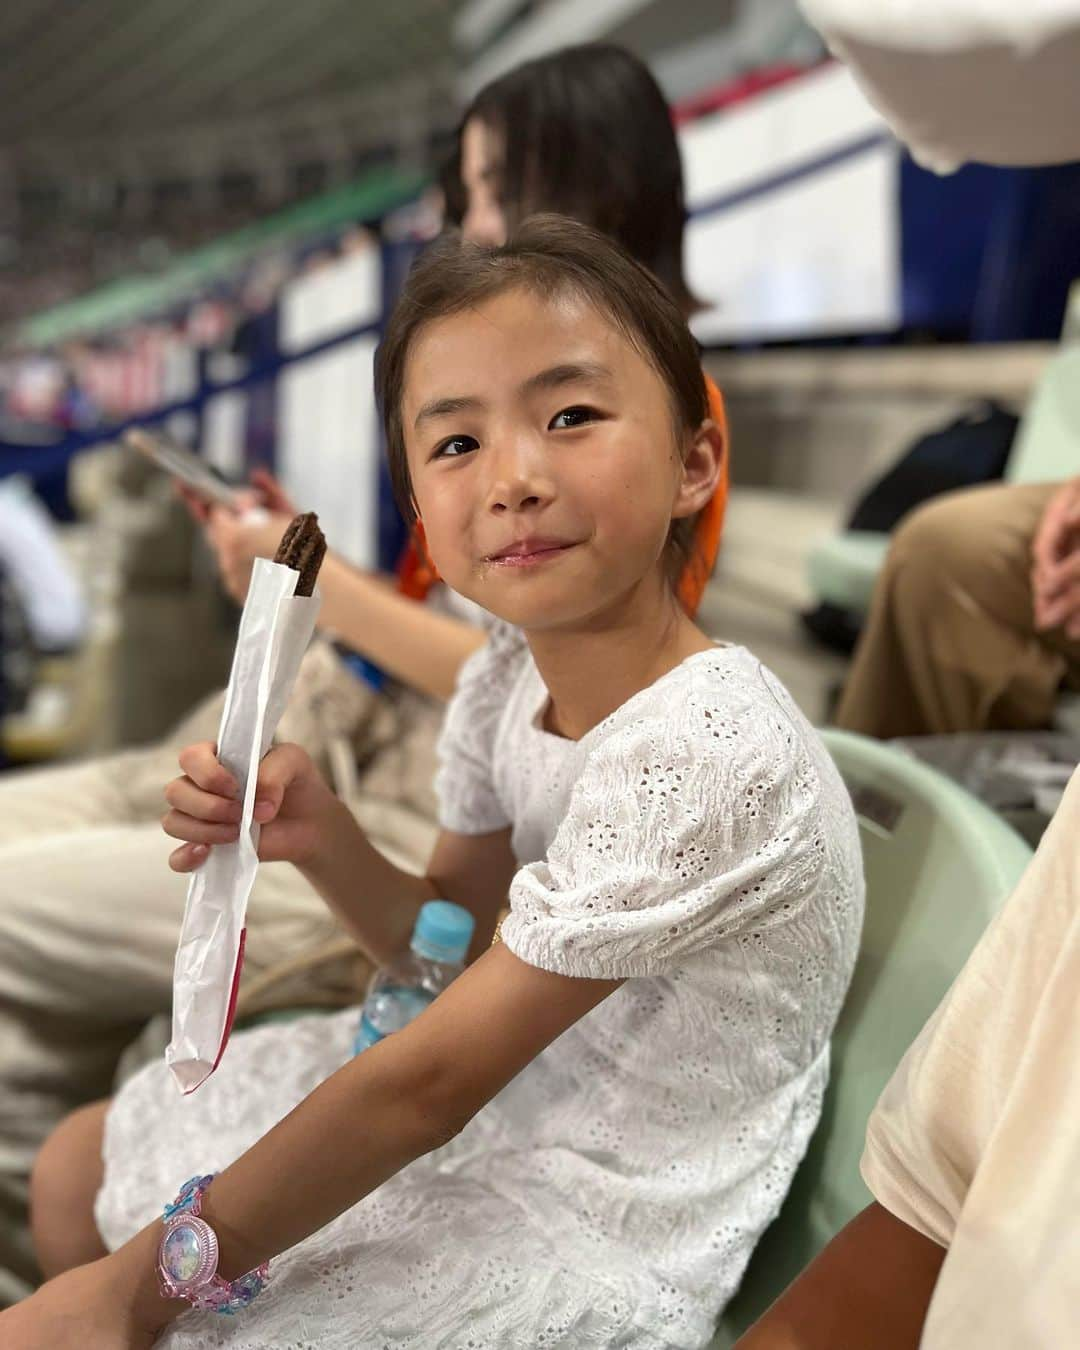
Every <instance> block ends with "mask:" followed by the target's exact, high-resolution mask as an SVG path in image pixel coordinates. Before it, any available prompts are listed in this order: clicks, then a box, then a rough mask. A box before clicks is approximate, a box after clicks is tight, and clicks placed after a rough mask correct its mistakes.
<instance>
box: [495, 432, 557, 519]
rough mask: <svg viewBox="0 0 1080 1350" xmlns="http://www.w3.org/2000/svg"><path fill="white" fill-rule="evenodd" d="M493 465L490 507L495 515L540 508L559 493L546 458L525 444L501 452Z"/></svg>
mask: <svg viewBox="0 0 1080 1350" xmlns="http://www.w3.org/2000/svg"><path fill="white" fill-rule="evenodd" d="M492 468H493V470H494V472H493V475H492V479H491V486H490V489H489V492H488V508H489V509H490V510H491V512H492V513H493V514H495V515H503V514H505V513H506V512H508V511H509V512H517V511H530V510H539V509H540V508H542V507H544V506H546V505H547V504H548V503H549V502H550V501H552V500H553V498H554V496H555V484H554V482H553V481H552V478H551V475H550V474H549V473H548V471H547V467H546V465H545V464H544V463H543V461H542V457H541V456H538V455H536V454H535V453H534V452H532V451H531V450H530V448H529V447H527V446H526V445H525V444H524V443H521V442H519V443H518V444H516V445H515V446H513V447H512V448H511V447H507V448H506V449H505V450H504V451H503V452H502V453H497V454H496V456H495V457H494V459H493V463H492Z"/></svg>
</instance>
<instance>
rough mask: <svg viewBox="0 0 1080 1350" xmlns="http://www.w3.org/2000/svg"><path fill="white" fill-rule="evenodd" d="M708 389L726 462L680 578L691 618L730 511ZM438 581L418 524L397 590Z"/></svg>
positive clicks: (718, 400) (714, 398)
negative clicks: (720, 448) (728, 510)
mask: <svg viewBox="0 0 1080 1350" xmlns="http://www.w3.org/2000/svg"><path fill="white" fill-rule="evenodd" d="M705 389H706V392H707V393H708V396H709V417H710V418H711V419H712V420H713V421H714V422H715V423H716V425H717V426H718V427H719V428H720V435H721V437H722V439H723V444H724V462H723V467H722V468H721V470H720V481H719V482H718V483H717V485H716V491H715V493H714V494H713V496H712V498H711V500H710V501H709V504H708V506H706V507H705V509H704V510H703V511H702V513H701V515H700V516H699V517H698V523H697V529H696V530H695V531H694V548H693V552H692V553H691V555H690V558H689V560H688V562H687V564H686V566H685V567H684V568H683V574H682V576H681V577H680V578H679V600H680V601H681V602H682V606H683V608H684V609H685V610H686V612H687V614H689V615H691V616H693V615H694V614H696V613H697V609H698V606H699V605H700V604H701V597H702V596H703V595H704V594H705V587H706V585H707V584H708V580H709V577H710V576H712V570H713V567H714V566H715V564H716V555H717V553H718V552H719V550H720V535H721V534H722V532H723V528H724V512H725V511H726V510H727V499H728V462H729V460H730V458H731V456H730V454H729V449H728V425H727V410H726V409H725V407H724V396H723V394H721V392H720V390H719V389H718V388H717V386H716V385H715V384H714V383H713V381H712V380H711V379H710V378H709V376H708V375H706V376H705ZM438 579H439V574H438V572H437V571H436V570H435V565H434V563H432V561H431V559H430V558H429V557H428V552H427V547H426V545H425V542H424V527H423V525H422V524H421V523H420V522H419V521H417V522H416V525H415V527H414V530H413V534H412V537H411V538H410V540H409V542H408V544H407V545H406V548H405V552H404V554H403V556H402V559H401V562H400V564H399V565H398V589H399V590H400V591H401V593H402V594H403V595H407V596H410V597H411V598H412V599H413V600H423V599H424V598H425V596H426V595H427V593H428V591H430V590H431V588H432V586H434V584H435V583H436V582H437V581H438Z"/></svg>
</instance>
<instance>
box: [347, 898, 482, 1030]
mask: <svg viewBox="0 0 1080 1350" xmlns="http://www.w3.org/2000/svg"><path fill="white" fill-rule="evenodd" d="M473 927H474V920H473V916H472V915H471V914H470V913H469V911H468V910H467V909H463V908H462V907H461V905H455V904H452V903H451V902H450V901H449V900H429V901H428V902H427V904H426V905H424V906H423V907H422V908H421V910H420V913H419V915H418V916H417V919H416V927H415V928H414V929H413V935H412V941H411V942H410V943H409V951H408V953H407V954H406V955H405V956H402V957H399V958H398V959H397V960H396V961H392V962H391V963H390V965H388V966H382V967H381V968H380V969H379V970H377V971H376V972H375V974H374V975H373V976H372V978H371V984H370V985H369V986H368V992H367V998H366V999H365V1000H364V1007H363V1010H362V1011H361V1013H360V1028H359V1030H358V1031H357V1033H356V1042H355V1044H354V1046H353V1051H354V1053H355V1054H359V1053H360V1051H361V1050H366V1049H367V1048H368V1046H369V1045H374V1044H375V1042H376V1041H381V1040H382V1039H383V1037H384V1036H389V1035H390V1033H391V1032H394V1031H400V1030H401V1028H402V1027H404V1026H407V1025H408V1024H409V1023H410V1022H411V1021H412V1020H413V1018H414V1017H418V1016H419V1015H420V1014H421V1013H422V1012H423V1011H424V1009H425V1008H426V1007H427V1006H428V1005H429V1004H430V1003H434V1002H435V1000H436V999H437V998H438V997H439V995H440V994H441V993H442V991H443V990H444V989H445V988H446V987H447V985H448V984H450V983H451V981H453V980H455V979H456V978H457V976H459V975H460V974H461V972H462V971H463V970H464V968H465V953H466V952H467V951H468V950H469V943H470V942H471V941H472V935H473Z"/></svg>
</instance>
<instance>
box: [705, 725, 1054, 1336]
mask: <svg viewBox="0 0 1080 1350" xmlns="http://www.w3.org/2000/svg"><path fill="white" fill-rule="evenodd" d="M823 735H824V738H825V742H826V744H827V745H828V747H829V750H830V752H831V754H832V756H833V758H834V759H835V760H836V763H837V765H838V766H839V768H840V772H841V773H842V774H843V776H844V781H845V783H846V784H847V786H848V789H849V791H850V792H851V795H852V799H853V801H854V802H855V807H856V811H857V813H858V815H859V827H860V829H859V832H860V836H861V839H862V846H863V856H864V866H865V871H866V920H865V924H864V927H863V936H862V945H861V949H860V953H859V959H858V962H857V964H856V967H855V974H854V977H853V979H852V983H851V989H850V991H849V993H848V997H847V1001H846V1003H845V1004H844V1008H843V1011H842V1012H841V1014H840V1019H839V1021H838V1023H837V1026H836V1033H835V1035H834V1038H833V1055H832V1074H831V1078H830V1082H829V1087H828V1090H827V1092H826V1095H825V1103H824V1108H823V1111H822V1117H821V1123H820V1124H819V1126H818V1128H817V1131H816V1132H815V1134H814V1137H813V1139H812V1140H811V1142H810V1147H809V1150H808V1151H807V1155H806V1157H805V1159H804V1160H803V1162H802V1164H801V1166H800V1167H799V1170H798V1172H797V1174H796V1176H795V1180H794V1183H793V1185H792V1188H791V1191H790V1193H789V1195H788V1197H787V1199H786V1201H785V1202H784V1205H783V1208H782V1209H781V1211H780V1215H779V1217H778V1218H777V1219H776V1221H775V1222H774V1223H773V1224H772V1226H771V1227H770V1228H769V1229H768V1231H767V1232H766V1233H765V1235H764V1237H763V1238H762V1240H761V1242H760V1243H759V1245H758V1248H757V1250H756V1251H755V1253H754V1256H753V1258H752V1260H751V1262H750V1265H749V1268H748V1269H747V1273H746V1276H745V1278H744V1280H743V1283H742V1286H741V1288H740V1289H739V1292H738V1294H737V1295H736V1297H735V1298H734V1299H733V1301H732V1302H731V1304H729V1306H728V1308H727V1310H726V1312H725V1314H724V1317H723V1319H722V1322H721V1326H720V1329H719V1331H718V1333H717V1336H716V1338H715V1340H714V1341H713V1347H714V1350H727V1347H729V1346H730V1345H731V1344H732V1343H733V1342H734V1340H735V1339H736V1338H737V1337H738V1336H739V1335H741V1334H742V1332H744V1331H745V1330H746V1329H747V1327H749V1326H750V1325H751V1323H752V1322H754V1321H755V1320H756V1319H757V1318H758V1317H760V1316H761V1314H762V1313H763V1312H764V1311H765V1309H766V1308H767V1307H768V1306H769V1305H770V1304H771V1303H772V1302H773V1301H774V1299H776V1298H777V1296H778V1295H779V1294H780V1293H781V1292H782V1291H783V1290H784V1289H785V1288H786V1287H787V1285H788V1284H789V1283H790V1282H791V1281H792V1279H794V1277H795V1276H796V1275H798V1273H799V1272H800V1271H801V1270H802V1269H803V1268H804V1267H805V1266H806V1265H807V1264H808V1262H809V1261H810V1260H811V1259H812V1258H813V1257H814V1256H815V1255H816V1254H817V1253H818V1252H819V1251H820V1250H821V1249H822V1247H824V1246H825V1244H826V1243H827V1242H828V1241H829V1239H830V1238H831V1237H832V1236H833V1235H834V1234H835V1233H836V1232H837V1231H838V1230H839V1229H840V1228H842V1227H843V1226H844V1224H846V1223H847V1222H848V1220H850V1219H851V1218H853V1217H854V1216H855V1215H856V1214H857V1213H858V1212H859V1210H861V1209H863V1208H864V1207H865V1206H866V1205H867V1204H868V1203H869V1201H870V1194H869V1192H868V1191H867V1189H866V1187H865V1185H864V1184H863V1181H862V1178H861V1177H860V1175H859V1159H860V1157H861V1155H862V1148H863V1137H864V1134H865V1130H866V1122H867V1118H868V1117H869V1115H870V1112H871V1110H872V1109H873V1106H874V1103H875V1102H876V1101H877V1098H878V1096H879V1095H880V1093H881V1090H882V1088H884V1086H885V1084H886V1082H887V1081H888V1079H889V1077H890V1075H891V1074H892V1072H893V1070H894V1069H895V1067H896V1065H897V1064H898V1063H899V1061H900V1059H901V1057H902V1056H903V1054H904V1052H905V1051H906V1050H907V1048H908V1046H909V1045H910V1044H911V1042H912V1041H913V1040H914V1039H915V1037H916V1036H917V1034H918V1033H919V1031H920V1030H921V1028H922V1026H923V1024H924V1023H925V1022H926V1020H927V1018H928V1017H929V1016H930V1014H931V1013H932V1012H933V1011H934V1009H935V1008H936V1007H937V1005H938V1003H939V1002H940V1001H941V998H942V996H943V995H944V994H945V991H946V990H947V989H948V988H949V985H950V984H951V983H952V981H953V978H954V977H955V976H956V974H957V972H958V971H959V970H960V967H961V966H962V965H963V964H964V962H965V961H966V960H967V958H968V955H969V954H970V952H971V950H972V948H973V947H974V946H975V944H976V942H978V940H979V938H980V936H981V935H982V933H983V931H984V929H985V928H986V925H987V924H988V923H989V921H990V919H991V918H993V916H994V914H995V913H996V912H997V910H998V908H999V906H1000V905H1001V903H1002V902H1003V901H1004V900H1005V898H1006V897H1007V896H1008V895H1009V893H1010V892H1011V891H1012V889H1013V887H1014V886H1015V884H1016V882H1017V880H1018V879H1019V876H1020V874H1021V872H1022V871H1023V870H1024V867H1025V866H1026V864H1027V862H1028V859H1029V858H1030V857H1031V849H1030V848H1029V847H1028V845H1027V844H1026V843H1024V841H1023V840H1022V839H1021V838H1020V836H1019V835H1018V834H1016V833H1015V832H1014V831H1013V830H1012V829H1011V828H1010V827H1009V826H1008V825H1006V824H1005V822H1004V821H1003V820H1001V819H1000V817H998V816H997V815H995V814H994V813H993V812H992V811H991V810H990V809H989V808H988V807H986V806H984V805H983V804H982V803H981V802H980V801H978V800H977V799H976V798H975V797H972V796H971V795H970V794H969V793H967V792H965V791H964V789H963V788H961V787H959V786H958V785H957V784H956V783H954V782H953V781H952V780H951V779H949V778H946V777H945V776H944V775H943V774H940V773H938V772H937V771H936V770H935V769H931V768H930V767H929V766H928V765H925V764H922V763H920V762H919V761H917V760H914V759H912V758H910V757H909V756H907V755H905V754H904V753H903V752H902V751H899V750H896V749H893V748H891V747H890V746H888V745H886V744H884V743H882V742H880V741H874V740H870V739H868V738H866V737H863V736H855V735H852V734H851V733H848V732H840V731H826V732H824V733H823Z"/></svg>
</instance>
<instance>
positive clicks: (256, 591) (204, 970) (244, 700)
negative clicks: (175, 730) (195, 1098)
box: [165, 558, 319, 1092]
mask: <svg viewBox="0 0 1080 1350" xmlns="http://www.w3.org/2000/svg"><path fill="white" fill-rule="evenodd" d="M298 580H299V573H298V572H296V571H294V570H293V569H292V568H291V567H285V566H284V565H283V564H281V563H273V562H269V561H267V560H266V559H265V558H258V559H256V561H255V566H254V568H253V569H252V575H251V585H250V587H249V588H248V596H247V602H246V603H245V605H244V612H243V614H242V616H241V618H240V631H239V633H238V635H237V639H236V651H235V653H234V655H233V664H232V672H231V674H230V675H229V686H228V689H227V690H226V693H225V708H224V711H223V713H222V716H221V730H220V732H219V734H218V758H219V759H220V760H221V762H222V764H224V765H225V767H226V768H227V769H228V770H229V772H230V773H232V774H233V775H234V776H235V778H236V780H237V782H238V783H239V784H240V796H241V800H242V802H243V815H242V817H241V820H240V837H239V839H238V840H237V841H236V843H233V844H215V845H214V847H213V848H212V849H211V850H210V853H209V855H208V857H207V859H206V861H205V862H204V863H203V865H202V866H201V867H200V868H199V869H198V871H196V872H195V873H193V874H192V878H191V883H190V885H189V886H188V895H187V904H186V906H185V909H184V918H183V924H182V926H181V931H180V942H179V946H178V947H177V951H176V964H175V967H174V970H173V1015H172V1040H171V1041H170V1043H169V1047H168V1049H167V1050H166V1051H165V1061H166V1063H167V1064H168V1066H169V1068H170V1069H171V1071H172V1074H173V1077H174V1078H175V1080H176V1082H177V1085H178V1086H179V1087H180V1089H181V1091H183V1092H193V1091H194V1090H195V1089H196V1088H197V1087H198V1086H199V1084H200V1083H203V1082H205V1081H206V1079H207V1078H209V1076H210V1075H211V1074H212V1073H213V1071H214V1070H215V1069H216V1068H217V1065H218V1063H219V1061H220V1059H221V1056H222V1054H223V1053H224V1050H225V1045H226V1043H227V1041H228V1038H229V1031H230V1029H231V1026H232V1018H233V1013H234V1011H235V1007H236V991H237V986H238V984H239V980H240V971H241V967H242V965H243V960H244V933H245V929H244V922H245V916H246V913H247V902H248V896H249V895H250V894H251V887H252V884H253V883H254V880H255V873H256V871H257V869H258V865H259V858H258V848H259V827H258V825H257V824H256V823H255V821H254V819H253V813H254V809H255V784H256V780H257V778H258V767H259V761H260V760H261V759H262V757H263V755H265V754H266V752H267V750H268V749H269V748H270V742H271V741H272V740H273V737H274V732H275V730H276V729H277V724H278V722H279V720H280V718H281V714H282V713H283V712H284V710H285V704H286V703H287V701H288V698H289V693H290V692H291V690H292V686H293V683H294V681H295V679H296V674H297V671H298V669H299V667H300V661H301V659H302V657H303V655H304V652H305V650H306V648H307V645H308V642H309V641H310V640H311V634H312V632H313V631H314V628H315V617H316V615H317V613H318V609H319V600H318V595H317V593H316V595H314V596H311V597H310V598H309V597H303V596H301V597H297V596H295V595H294V594H293V592H294V591H295V590H296V584H297V581H298Z"/></svg>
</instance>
